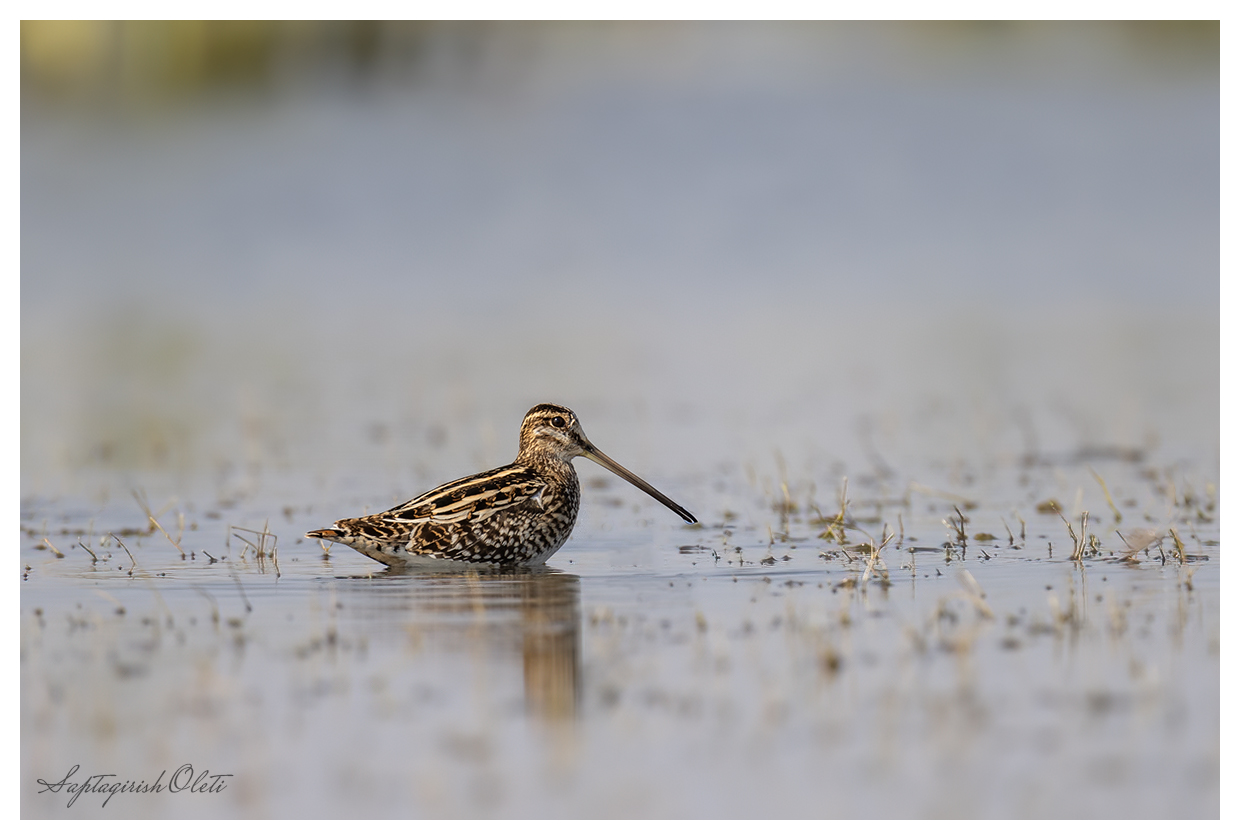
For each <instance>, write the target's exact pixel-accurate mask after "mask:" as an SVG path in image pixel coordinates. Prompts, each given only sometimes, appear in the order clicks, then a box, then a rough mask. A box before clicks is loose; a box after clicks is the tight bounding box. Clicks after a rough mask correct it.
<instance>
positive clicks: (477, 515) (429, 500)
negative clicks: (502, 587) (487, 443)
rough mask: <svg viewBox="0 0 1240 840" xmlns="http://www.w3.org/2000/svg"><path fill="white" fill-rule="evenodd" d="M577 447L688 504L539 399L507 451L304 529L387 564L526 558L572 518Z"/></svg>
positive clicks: (566, 528) (546, 550)
mask: <svg viewBox="0 0 1240 840" xmlns="http://www.w3.org/2000/svg"><path fill="white" fill-rule="evenodd" d="M578 455H581V456H584V457H586V458H589V459H590V460H591V461H594V462H595V463H596V464H599V465H601V466H603V467H606V468H607V469H609V470H611V471H612V472H613V473H615V474H616V475H618V476H620V477H621V478H623V479H624V480H625V481H627V482H629V483H630V484H632V485H634V486H635V487H638V488H639V489H641V490H644V491H645V492H646V493H649V494H650V495H651V496H653V497H654V498H656V499H658V500H659V501H660V502H662V503H663V504H665V505H667V507H669V508H671V509H672V510H673V511H675V512H676V513H677V514H679V515H680V517H681V518H682V519H684V520H685V521H686V522H691V523H692V522H697V519H696V518H695V517H694V516H693V514H691V513H689V511H687V510H685V509H684V508H682V507H681V506H680V505H678V504H676V503H675V502H673V501H672V500H671V499H669V498H668V497H667V496H664V495H663V494H662V493H660V492H659V491H658V490H656V489H654V488H653V487H651V486H650V485H649V484H647V483H646V482H645V481H643V480H642V479H640V478H638V477H637V476H636V475H634V474H633V473H631V472H629V471H628V470H627V469H625V468H624V467H622V466H620V465H619V464H617V463H616V462H615V461H613V460H611V458H608V457H607V456H606V455H604V454H603V453H602V452H600V451H599V449H598V448H597V447H596V446H595V445H594V444H592V443H590V440H589V439H588V438H587V437H586V434H585V432H583V431H582V430H581V423H580V422H578V420H577V415H575V414H573V412H571V411H569V410H568V409H567V408H564V407H563V406H559V405H551V404H550V403H543V404H542V405H536V406H534V407H533V408H531V409H530V410H529V412H527V413H526V415H525V419H524V420H523V421H521V445H520V449H519V450H518V452H517V460H515V461H514V462H512V463H511V464H509V465H508V466H506V467H500V468H498V469H494V470H488V471H487V472H482V473H478V474H477V475H471V476H469V477H468V478H459V479H457V480H456V481H450V482H448V483H447V484H444V485H442V486H440V487H436V488H435V489H434V490H431V491H430V492H428V493H423V494H422V495H421V496H418V497H417V498H415V499H410V500H409V501H407V502H405V503H404V504H403V505H398V506H396V507H394V508H392V509H391V510H385V511H384V512H383V513H375V514H371V515H370V516H362V517H359V518H357V519H341V520H340V521H339V522H337V523H336V527H334V528H324V529H322V530H319V531H311V532H310V533H308V534H306V536H307V537H311V538H312V539H319V540H329V541H331V542H338V543H342V544H343V545H347V546H349V547H350V548H354V549H356V550H358V551H360V552H361V553H362V554H365V555H366V556H367V557H371V558H373V559H375V560H378V561H379V562H380V563H383V564H384V565H387V566H400V565H404V564H406V563H410V564H419V565H423V564H434V563H436V561H440V562H448V563H452V564H469V563H481V564H499V565H533V564H536V563H542V562H543V561H545V560H546V559H547V558H548V557H550V556H551V555H552V554H555V552H556V551H557V550H558V549H559V548H560V546H562V545H564V542H565V541H566V540H567V539H568V535H569V534H571V533H572V530H573V523H575V522H576V521H577V509H578V507H579V506H580V504H581V485H580V484H579V483H578V481H577V472H576V470H574V469H573V465H572V460H573V458H575V457H577V456H578Z"/></svg>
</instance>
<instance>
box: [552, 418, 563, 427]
mask: <svg viewBox="0 0 1240 840" xmlns="http://www.w3.org/2000/svg"><path fill="white" fill-rule="evenodd" d="M551 425H552V426H555V427H556V428H557V429H563V428H564V418H563V417H552V418H551Z"/></svg>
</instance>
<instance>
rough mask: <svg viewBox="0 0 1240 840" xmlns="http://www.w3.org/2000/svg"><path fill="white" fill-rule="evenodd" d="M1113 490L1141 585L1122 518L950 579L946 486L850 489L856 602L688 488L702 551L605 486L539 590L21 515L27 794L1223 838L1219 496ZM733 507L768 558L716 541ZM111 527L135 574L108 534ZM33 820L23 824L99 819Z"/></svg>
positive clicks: (844, 556) (835, 581)
mask: <svg viewBox="0 0 1240 840" xmlns="http://www.w3.org/2000/svg"><path fill="white" fill-rule="evenodd" d="M1103 471H1104V472H1106V473H1108V474H1109V478H1108V487H1109V489H1110V492H1111V493H1112V494H1113V496H1114V497H1115V499H1116V500H1117V504H1118V505H1121V506H1128V505H1131V507H1128V508H1127V510H1128V512H1127V513H1125V514H1123V516H1124V522H1123V523H1121V525H1120V529H1121V530H1123V531H1124V532H1125V535H1126V536H1128V534H1129V532H1130V531H1131V529H1132V527H1133V526H1132V525H1130V523H1134V522H1141V523H1142V524H1143V525H1148V524H1150V523H1149V522H1147V521H1146V520H1147V519H1150V518H1153V515H1154V513H1155V512H1157V515H1158V516H1164V515H1169V516H1170V519H1167V520H1164V522H1165V523H1166V528H1164V530H1163V531H1161V532H1160V534H1161V535H1162V537H1163V538H1162V539H1161V540H1160V541H1159V542H1158V543H1155V544H1154V545H1152V546H1151V547H1150V548H1149V549H1148V550H1146V551H1140V552H1137V553H1136V554H1134V555H1133V556H1131V557H1127V556H1125V553H1126V549H1125V548H1124V546H1123V543H1122V541H1121V540H1120V538H1119V537H1118V536H1117V535H1116V534H1115V533H1114V531H1115V528H1113V527H1112V526H1113V524H1114V523H1113V514H1112V513H1111V512H1110V511H1109V510H1107V509H1106V508H1105V506H1104V508H1103V509H1104V511H1105V512H1104V513H1103V514H1101V515H1099V514H1094V515H1093V516H1092V517H1091V519H1090V522H1089V524H1088V526H1087V527H1088V529H1089V534H1091V535H1093V536H1094V537H1096V538H1097V539H1098V540H1099V543H1097V544H1096V545H1095V549H1090V550H1088V551H1087V552H1086V554H1087V556H1086V557H1085V558H1084V559H1082V560H1081V561H1079V562H1077V561H1074V560H1072V559H1071V558H1070V555H1071V553H1072V550H1073V544H1072V541H1071V539H1070V537H1069V534H1068V529H1067V527H1066V525H1065V523H1064V522H1063V521H1062V520H1061V519H1060V518H1059V517H1058V516H1057V515H1054V514H1049V513H1047V514H1039V513H1037V512H1036V510H1034V509H1033V508H1034V506H1032V505H1028V504H1027V503H1025V502H1024V501H1023V500H1021V501H1017V500H1009V501H1012V502H1013V504H1012V505H1011V506H1008V505H1000V504H997V503H993V502H982V503H981V504H979V505H977V506H976V507H971V508H970V509H969V510H968V511H967V512H964V511H963V510H961V511H960V512H961V513H964V516H965V517H966V520H967V521H966V523H965V530H966V536H967V540H966V542H965V543H964V544H963V545H961V544H960V543H959V538H958V534H957V533H956V531H955V530H954V526H952V525H951V524H950V522H951V520H953V519H954V518H955V517H956V516H957V515H958V512H957V508H958V507H959V506H960V505H962V504H965V503H966V500H965V499H964V497H963V496H964V494H961V493H959V492H958V491H960V490H967V488H964V487H960V486H957V485H956V484H953V483H951V480H950V476H944V477H943V480H944V483H943V484H942V485H940V487H938V488H935V489H931V488H929V487H922V486H921V485H911V486H909V487H907V488H906V492H905V493H904V494H899V493H890V492H889V491H890V487H882V486H873V487H869V488H859V487H857V486H855V485H854V486H852V487H851V488H850V489H849V491H848V493H849V498H850V505H849V514H848V519H847V521H848V522H849V524H850V525H851V526H852V528H855V529H864V530H866V531H870V532H871V533H872V534H873V535H874V537H875V538H876V539H877V540H879V541H881V539H882V531H881V529H882V527H883V525H882V524H879V522H878V521H875V522H872V523H870V522H869V520H871V519H873V518H874V516H873V515H874V514H875V513H877V514H878V519H879V520H881V522H882V523H883V524H886V525H888V526H889V527H890V529H892V530H894V529H895V528H897V527H899V525H900V524H902V526H903V529H904V530H903V534H902V535H900V534H897V535H896V536H894V537H893V539H892V540H891V541H889V542H888V544H887V546H886V547H884V548H883V549H882V551H881V552H880V554H879V558H880V560H881V561H882V562H881V563H880V564H874V565H873V566H871V567H869V568H868V569H867V566H868V565H869V564H868V563H867V560H866V558H867V552H866V550H865V549H864V547H863V546H860V545H858V544H857V543H854V542H851V541H850V542H848V543H847V544H846V545H845V546H840V545H839V544H838V543H837V542H834V541H832V540H830V539H824V538H822V537H820V536H819V535H820V533H821V532H822V531H823V530H824V525H823V522H822V520H820V519H819V518H818V515H817V513H815V512H813V511H810V510H807V508H806V504H805V502H804V501H792V505H795V507H796V509H795V510H792V509H790V507H789V506H788V503H787V502H785V501H784V500H783V497H782V495H781V496H776V497H764V494H763V492H762V490H761V489H760V488H757V487H753V486H746V484H745V482H744V481H743V480H741V481H739V482H732V483H726V482H719V485H722V486H716V487H715V488H713V489H712V488H708V487H705V486H702V485H698V484H694V483H686V484H684V485H683V486H681V487H678V488H677V489H676V492H677V493H678V498H693V499H695V501H696V503H697V504H698V505H699V513H704V514H705V515H704V516H703V525H701V526H699V527H687V526H686V527H682V526H679V525H678V524H677V523H676V520H675V517H673V516H671V515H670V514H667V515H664V514H665V513H666V512H665V511H663V510H662V509H661V508H659V507H658V505H657V504H655V503H653V502H650V503H647V502H646V501H645V500H643V499H640V498H636V491H633V492H630V491H629V489H628V488H627V485H622V484H621V483H620V482H618V481H606V486H599V484H601V483H603V482H600V481H595V482H593V483H587V485H586V499H585V511H584V513H583V517H582V521H580V522H579V524H578V527H577V531H576V533H575V535H574V537H573V538H572V540H571V541H570V542H569V543H568V545H567V546H565V548H564V549H562V550H561V551H560V553H559V554H557V555H556V556H555V557H553V558H552V560H551V561H550V563H549V568H548V569H547V570H546V571H544V572H542V573H535V574H479V573H463V574H455V575H454V574H444V573H418V572H416V571H413V572H408V573H388V572H386V571H385V570H384V569H383V567H381V566H379V564H376V563H374V562H372V561H370V560H368V559H366V558H364V557H362V556H361V555H358V554H356V553H353V552H350V551H347V550H342V547H339V546H338V547H336V548H334V549H333V550H332V551H331V553H330V555H329V556H326V557H325V556H323V554H322V551H321V549H320V547H319V546H318V544H317V543H316V544H310V543H308V542H300V541H299V540H298V538H297V537H298V535H299V534H300V533H302V532H303V531H304V530H305V529H306V528H307V527H310V526H311V525H314V524H317V523H321V522H322V521H323V520H324V518H325V514H324V513H320V512H319V511H320V510H321V509H322V507H321V505H319V504H317V503H316V504H314V505H311V506H310V507H309V508H301V509H289V510H288V511H286V514H285V515H281V516H278V517H277V518H276V519H275V520H273V521H272V522H271V523H269V529H270V531H271V532H272V533H273V534H275V535H276V537H277V538H278V541H277V542H276V546H277V549H276V556H275V558H270V557H266V558H262V559H261V560H260V558H258V557H257V556H256V555H255V552H254V549H253V548H252V547H249V548H247V547H246V546H245V543H243V542H242V541H241V540H240V539H239V537H241V536H243V537H245V538H246V539H248V540H250V541H251V542H257V539H256V537H255V535H254V534H253V533H250V532H247V531H238V532H233V533H232V536H231V537H230V536H229V525H230V524H233V523H246V524H245V525H243V526H240V527H251V526H252V527H254V529H255V530H262V527H263V523H261V522H257V518H258V516H261V515H264V511H268V510H271V509H272V508H273V507H274V506H275V505H276V504H277V501H276V498H277V497H283V496H284V493H283V492H281V493H278V494H270V495H268V494H267V493H265V492H263V491H261V490H260V491H259V492H257V493H255V494H254V495H247V496H242V497H240V498H232V499H226V500H223V501H224V504H221V503H220V502H221V500H219V499H217V498H214V497H213V496H212V495H206V496H204V497H201V498H203V499H204V501H190V500H183V501H180V502H177V503H174V504H172V506H171V507H170V508H169V509H168V510H166V511H165V512H163V513H162V514H158V518H159V519H160V520H161V524H162V522H169V523H172V522H178V521H179V516H180V515H181V514H182V513H184V514H185V528H186V530H185V531H184V532H183V534H181V535H180V544H181V546H182V548H183V549H185V550H186V551H187V552H190V554H189V556H187V557H185V558H182V557H181V556H180V554H179V553H178V552H177V550H176V549H175V548H174V547H173V545H172V541H171V540H172V539H175V538H176V537H177V535H178V532H177V530H176V529H173V528H169V530H170V532H171V533H170V535H169V536H165V535H164V534H163V533H160V532H158V531H156V532H154V533H146V534H141V533H134V531H137V532H141V531H143V530H145V529H144V521H143V518H144V517H143V514H142V512H141V509H140V507H139V504H138V502H137V501H136V500H135V499H132V498H131V499H126V498H124V497H120V498H114V499H109V500H107V501H106V502H103V503H100V502H98V501H95V502H92V501H89V500H85V499H66V498H61V499H55V500H53V499H28V500H27V502H26V505H25V507H24V510H23V517H24V525H25V527H26V528H27V529H28V532H27V535H26V537H25V538H24V539H23V557H24V559H25V562H26V563H27V564H28V565H29V566H30V569H29V570H28V571H27V573H26V576H25V578H24V580H23V583H22V587H23V589H22V663H23V665H22V667H23V676H22V720H23V739H22V742H23V749H22V772H23V775H24V776H29V777H31V778H39V779H44V780H48V781H54V779H53V778H52V777H56V778H57V779H59V778H63V776H64V773H65V772H67V771H68V770H69V768H70V767H71V766H73V765H74V764H80V765H81V767H82V770H81V771H79V772H80V773H81V774H87V773H117V774H118V778H121V779H125V778H130V777H133V778H134V779H135V780H137V779H138V776H139V775H141V774H146V775H149V776H151V777H154V776H155V775H157V774H158V772H159V771H160V770H166V772H167V773H168V774H169V775H171V774H172V773H173V772H174V771H175V770H176V769H177V768H178V767H180V766H181V765H182V764H183V763H185V762H190V763H192V764H193V765H194V767H195V769H196V771H198V772H200V771H201V770H202V769H209V770H210V771H211V773H213V774H214V773H229V774H232V775H231V776H230V777H229V778H228V780H227V789H226V790H225V791H223V792H220V793H218V794H202V795H200V796H196V797H192V798H191V796H190V795H189V794H188V793H182V794H180V795H176V796H173V795H168V794H164V795H153V794H146V795H139V794H132V793H131V794H126V793H119V794H116V795H115V796H114V798H112V799H111V800H110V801H109V802H108V804H107V805H106V813H107V814H108V815H113V816H188V815H200V816H213V817H221V816H242V815H249V816H293V815H305V816H378V815H390V816H452V817H455V816H536V815H550V816H632V815H635V814H642V815H663V816H807V817H840V816H860V817H870V816H971V817H972V816H976V817H981V816H1049V815H1055V816H1074V817H1102V816H1112V817H1113V816H1120V815H1124V816H1141V817H1188V816H1204V815H1208V814H1210V813H1215V814H1217V812H1218V807H1219V798H1218V796H1219V787H1218V784H1219V776H1218V772H1219V740H1218V739H1219V728H1220V721H1219V700H1218V698H1219V644H1220V600H1219V599H1220V590H1219V550H1220V549H1219V545H1218V527H1217V524H1216V520H1215V517H1214V511H1213V509H1212V506H1213V505H1214V504H1215V502H1214V501H1213V500H1212V498H1211V497H1209V496H1208V495H1207V494H1208V493H1210V492H1213V491H1212V489H1208V488H1204V487H1203V488H1202V490H1200V491H1192V490H1186V485H1185V484H1184V483H1183V476H1181V477H1180V478H1179V481H1180V483H1179V484H1178V485H1176V486H1178V488H1179V489H1178V490H1176V491H1174V492H1176V493H1177V494H1178V495H1177V502H1178V506H1173V505H1172V503H1171V501H1170V496H1168V495H1167V494H1168V493H1170V492H1173V491H1172V490H1171V486H1172V484H1174V483H1175V482H1176V479H1174V478H1169V477H1168V476H1167V475H1166V474H1158V473H1157V472H1151V471H1149V469H1148V467H1147V466H1146V465H1143V464H1132V463H1127V462H1109V463H1107V464H1105V466H1103ZM1054 472H1067V473H1070V474H1075V473H1077V472H1086V473H1087V470H1086V469H1085V468H1084V467H1082V466H1081V465H1079V464H1073V465H1067V466H1060V467H1058V468H1052V467H1047V466H1039V465H1034V466H1020V465H1012V466H1009V467H1004V468H997V469H996V470H995V471H994V475H992V476H991V477H990V478H989V480H988V482H987V484H988V485H989V486H988V488H987V491H986V493H984V494H983V496H982V497H983V498H985V499H994V498H995V497H994V495H993V487H994V486H995V485H997V484H1006V485H1008V486H1012V487H1019V486H1030V485H1035V486H1036V485H1038V484H1039V483H1040V482H1043V481H1046V480H1048V479H1050V478H1051V474H1052V473H1054ZM1091 481H1092V479H1091ZM974 486H975V487H976V485H974ZM1083 486H1084V485H1083ZM1094 486H1095V488H1098V487H1100V485H1098V484H1096V483H1095V485H1094ZM1186 493H1196V495H1195V496H1191V495H1190V497H1189V498H1187V499H1185V498H1184V494H1186ZM1160 494H1161V496H1160ZM737 496H740V497H745V498H748V499H749V500H750V502H751V503H750V505H749V506H748V510H749V511H751V512H758V511H762V510H765V511H766V514H764V516H765V518H767V519H768V523H767V525H764V526H761V527H759V526H756V525H754V524H747V523H743V522H741V521H739V520H740V518H739V517H737V519H736V520H732V521H728V522H724V521H721V519H720V516H721V514H722V511H723V508H724V505H723V504H721V501H722V500H723V499H725V498H726V499H734V498H736V497H737ZM1048 498H1049V497H1048ZM612 499H616V500H618V501H617V502H614V503H613V502H611V500H612ZM613 504H614V505H615V506H612V505H613ZM225 505H227V506H225ZM823 507H828V506H827V505H825V504H824V505H823ZM836 509H838V505H837V506H836ZM826 514H827V518H828V519H829V518H830V517H832V516H834V512H832V511H831V510H830V509H829V508H828V511H827V512H826ZM785 515H786V518H785ZM327 518H330V516H328V517H327ZM1020 518H1024V519H1025V522H1024V523H1023V524H1022V523H1021V522H1020V521H1019V519H1020ZM1005 521H1006V523H1007V526H1008V527H1011V528H1013V530H1014V533H1013V534H1012V540H1011V541H1009V539H1008V535H1007V533H1006V531H1005V528H1004V522H1005ZM865 523H868V524H865ZM1158 524H1163V523H1162V522H1160V523H1158ZM1077 525H1078V527H1077V528H1076V531H1077V533H1078V534H1079V520H1078V522H1077ZM768 526H769V527H770V528H771V529H772V530H771V531H769V532H768ZM165 527H167V526H165ZM1170 527H1175V528H1176V529H1177V534H1179V535H1180V538H1181V540H1182V541H1183V543H1184V546H1185V548H1184V554H1185V556H1184V560H1183V562H1181V560H1180V558H1179V556H1177V555H1176V553H1175V547H1174V544H1173V541H1172V539H1171V538H1170V536H1169V530H1167V529H1168V528H1170ZM79 528H80V529H84V530H85V531H87V533H85V534H80V535H79V534H78V533H77V529H79ZM126 528H128V529H131V530H130V532H129V533H128V535H127V536H120V537H119V539H120V540H121V541H123V542H124V544H125V547H127V548H128V549H129V551H130V552H132V553H133V558H134V559H133V560H131V559H130V556H129V554H128V553H126V551H125V550H124V549H123V548H121V547H120V546H119V545H118V544H117V542H116V539H115V538H110V537H108V536H105V535H106V534H108V533H112V534H116V535H118V536H119V535H121V534H124V533H126V532H125V531H124V530H123V529H126ZM1022 530H1023V531H1024V536H1023V537H1022V536H1021V531H1022ZM994 531H997V532H998V534H997V535H996V534H993V533H990V534H989V535H988V534H987V532H994ZM849 533H850V540H851V539H853V538H857V537H858V534H859V533H860V532H859V531H858V530H850V531H849ZM44 535H46V537H47V538H48V540H49V541H50V542H51V543H52V544H53V545H54V546H55V547H56V548H58V549H60V550H61V551H62V552H63V553H64V554H65V557H64V558H63V559H58V558H56V557H54V556H53V554H52V552H51V551H50V550H43V551H38V550H36V549H37V547H38V546H39V545H40V541H41V540H42V539H43V537H44ZM979 535H980V536H979ZM772 537H773V538H774V541H773V542H772V541H771V540H772ZM79 538H80V539H81V540H82V541H83V542H84V543H85V544H86V545H88V546H91V547H92V550H93V551H94V552H95V554H96V555H98V556H99V558H100V559H99V560H98V561H97V562H93V561H92V560H91V557H90V556H89V555H88V553H87V552H86V551H85V550H84V549H83V548H82V547H80V546H79V545H76V541H77V539H79ZM861 539H864V538H863V537H862V538H861ZM213 561H218V562H213ZM277 567H278V568H277ZM61 765H64V766H63V767H62V766H61ZM23 790H24V793H23V806H22V807H23V811H24V813H25V814H26V815H29V816H56V815H72V816H98V815H99V814H100V813H102V812H101V811H100V806H101V805H102V800H103V799H104V798H106V797H104V796H103V795H102V794H89V793H88V794H83V795H82V796H81V797H80V798H79V799H78V800H77V801H76V802H74V804H73V806H72V808H68V809H66V805H67V803H68V801H69V798H70V797H69V795H68V794H67V793H55V794H54V793H49V792H45V793H36V792H34V791H32V790H31V789H30V788H29V787H28V786H27V787H24V788H23ZM894 791H899V794H898V795H896V794H895V793H893V792H894Z"/></svg>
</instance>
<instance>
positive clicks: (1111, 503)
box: [1089, 467, 1124, 525]
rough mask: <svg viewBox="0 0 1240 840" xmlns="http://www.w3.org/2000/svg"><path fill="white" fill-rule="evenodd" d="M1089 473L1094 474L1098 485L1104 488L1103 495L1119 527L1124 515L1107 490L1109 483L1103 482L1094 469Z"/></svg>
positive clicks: (1091, 468)
mask: <svg viewBox="0 0 1240 840" xmlns="http://www.w3.org/2000/svg"><path fill="white" fill-rule="evenodd" d="M1089 471H1090V472H1091V473H1093V476H1094V480H1095V481H1097V482H1098V485H1099V486H1100V487H1101V488H1102V495H1103V496H1105V497H1106V500H1107V505H1109V506H1110V508H1111V513H1113V514H1115V524H1116V525H1118V524H1119V523H1120V522H1123V521H1124V515H1123V514H1122V513H1120V512H1119V508H1117V507H1116V506H1115V501H1114V500H1113V499H1112V498H1111V491H1110V490H1109V489H1107V483H1106V482H1105V481H1103V480H1102V476H1100V475H1098V473H1097V472H1095V471H1094V468H1093V467H1090V468H1089Z"/></svg>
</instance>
